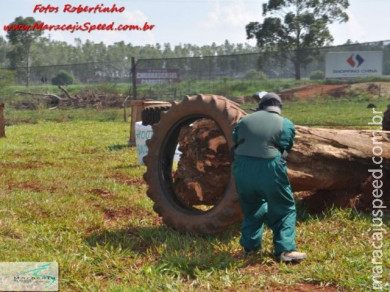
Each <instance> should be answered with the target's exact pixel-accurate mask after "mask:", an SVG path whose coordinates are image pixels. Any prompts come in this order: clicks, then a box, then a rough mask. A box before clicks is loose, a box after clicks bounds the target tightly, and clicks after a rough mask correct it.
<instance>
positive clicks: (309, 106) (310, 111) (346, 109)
mask: <svg viewBox="0 0 390 292" xmlns="http://www.w3.org/2000/svg"><path fill="white" fill-rule="evenodd" d="M370 103H372V104H374V105H375V106H376V108H375V110H376V111H381V112H382V113H383V112H384V111H385V110H386V108H387V105H388V104H390V97H372V96H357V97H344V98H331V97H325V98H316V99H309V100H295V101H285V102H284V103H283V110H282V114H283V115H284V116H286V117H288V118H289V119H290V120H292V121H293V122H294V123H295V124H297V125H306V126H322V127H332V128H367V127H369V125H368V123H369V122H371V121H372V118H373V110H372V108H367V105H368V104H370ZM256 107H257V105H256V104H245V105H244V106H243V108H244V109H245V110H246V111H247V112H250V108H256Z"/></svg>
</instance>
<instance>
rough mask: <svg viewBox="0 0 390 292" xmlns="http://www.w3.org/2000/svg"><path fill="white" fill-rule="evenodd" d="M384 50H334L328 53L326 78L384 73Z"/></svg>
mask: <svg viewBox="0 0 390 292" xmlns="http://www.w3.org/2000/svg"><path fill="white" fill-rule="evenodd" d="M382 63H383V52H382V51H356V52H337V53H336V52H334V53H327V54H326V64H325V67H326V68H325V77H326V78H354V77H366V76H380V75H382Z"/></svg>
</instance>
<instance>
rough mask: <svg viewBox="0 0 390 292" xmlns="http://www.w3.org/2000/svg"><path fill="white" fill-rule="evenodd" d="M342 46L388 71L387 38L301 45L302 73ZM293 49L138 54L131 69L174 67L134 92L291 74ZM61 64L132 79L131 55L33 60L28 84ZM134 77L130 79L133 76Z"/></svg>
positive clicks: (22, 80)
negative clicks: (377, 54)
mask: <svg viewBox="0 0 390 292" xmlns="http://www.w3.org/2000/svg"><path fill="white" fill-rule="evenodd" d="M343 51H383V64H382V65H383V66H382V67H383V74H384V75H390V41H379V42H370V43H362V44H349V45H343V46H335V47H326V48H321V49H318V50H315V51H314V50H306V51H305V50H303V51H300V54H301V55H303V56H305V62H304V63H303V64H302V65H301V78H309V77H310V76H311V74H313V72H315V71H321V72H325V55H326V53H328V52H343ZM294 53H295V52H292V51H276V52H267V53H255V54H242V55H221V56H203V57H186V58H165V59H139V60H137V62H136V66H135V68H136V71H135V72H136V73H137V72H145V70H149V72H150V73H151V74H152V73H153V72H157V73H158V72H159V73H160V74H163V72H168V71H169V72H171V73H172V72H174V73H175V72H176V73H177V77H176V78H171V79H169V80H167V79H165V80H164V81H162V80H161V79H160V80H158V78H155V80H154V81H153V80H149V82H146V83H145V84H138V85H137V91H136V92H137V95H138V98H152V99H158V98H159V97H161V96H162V95H166V94H167V93H168V92H169V94H170V95H172V96H176V95H181V94H182V92H181V91H186V92H188V93H186V94H189V93H191V91H196V85H195V83H196V82H203V83H207V84H208V85H209V87H210V90H211V91H212V90H213V89H214V88H213V86H217V85H216V82H217V83H219V84H224V83H225V84H226V83H227V82H228V81H231V80H243V81H244V80H246V81H248V80H252V81H256V80H261V79H294V78H295V67H294V63H293V62H292V61H291V58H289V56H290V57H291V56H292V55H293V54H294ZM61 70H63V71H67V72H69V73H71V74H72V75H73V76H74V77H75V80H76V82H78V83H82V84H92V83H131V82H132V72H133V71H132V65H131V62H130V61H126V62H109V63H108V62H105V63H99V62H96V63H84V64H68V65H55V66H38V67H34V66H32V67H30V70H29V76H30V78H29V79H30V84H42V83H50V82H51V79H52V78H53V77H54V76H55V75H56V74H58V72H60V71H61ZM152 70H155V71H152ZM176 73H175V74H176ZM27 74H28V73H27V68H26V67H20V68H17V69H16V81H17V83H18V84H26V80H27ZM157 75H158V74H157ZM133 81H134V82H135V79H134V80H133ZM183 84H184V85H183ZM183 86H184V87H183Z"/></svg>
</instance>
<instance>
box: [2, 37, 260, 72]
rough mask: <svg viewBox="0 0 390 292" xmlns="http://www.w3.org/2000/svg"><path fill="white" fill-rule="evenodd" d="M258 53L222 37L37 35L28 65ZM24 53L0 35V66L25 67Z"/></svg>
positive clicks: (255, 49)
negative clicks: (153, 40) (161, 39)
mask: <svg viewBox="0 0 390 292" xmlns="http://www.w3.org/2000/svg"><path fill="white" fill-rule="evenodd" d="M255 52H258V48H257V47H254V46H250V45H249V44H234V43H230V42H229V41H228V40H226V41H225V42H224V43H223V44H221V45H217V44H216V43H212V44H211V45H203V46H197V45H193V44H179V45H171V44H170V43H164V44H159V43H157V44H154V45H150V44H147V45H144V46H136V45H133V44H131V43H125V42H124V41H120V42H116V43H114V44H111V45H107V44H105V43H103V42H100V43H95V42H93V41H91V40H86V41H84V42H83V41H82V40H81V39H78V38H76V39H75V42H74V44H69V43H67V42H63V41H57V40H51V39H50V38H48V37H40V38H38V39H37V40H35V41H34V42H33V43H32V44H31V48H30V52H29V55H30V56H29V58H30V61H29V66H31V67H36V66H53V65H63V64H84V63H93V62H102V63H109V62H130V60H131V57H134V58H136V59H159V58H184V57H202V56H221V55H231V54H246V53H255ZM26 58H27V55H26V54H21V53H18V48H15V46H14V45H13V44H11V43H10V41H7V40H6V39H4V38H3V37H0V68H4V69H15V68H18V67H26V66H27V65H26V64H27V60H26Z"/></svg>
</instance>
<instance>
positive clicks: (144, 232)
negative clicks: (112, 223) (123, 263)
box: [85, 226, 242, 277]
mask: <svg viewBox="0 0 390 292" xmlns="http://www.w3.org/2000/svg"><path fill="white" fill-rule="evenodd" d="M238 233H239V226H233V227H232V228H230V230H228V231H225V232H222V233H220V234H218V235H213V236H212V235H207V236H198V235H194V234H189V233H185V234H182V233H179V232H176V231H174V230H172V229H170V228H168V227H166V226H156V227H129V228H127V229H120V230H114V231H108V230H105V231H103V232H99V233H93V234H91V235H90V236H88V237H87V238H86V239H85V240H86V242H87V243H88V244H89V245H90V246H97V245H99V246H102V247H104V248H107V250H111V249H112V248H121V249H122V250H131V251H132V252H134V253H135V254H139V255H140V256H141V257H143V256H146V255H147V257H150V255H153V254H154V255H155V257H156V258H157V259H158V260H157V262H153V266H154V268H156V269H157V270H159V269H160V268H161V267H164V271H168V273H169V272H172V273H180V274H185V275H187V276H189V277H195V276H196V273H198V272H199V271H202V270H215V269H219V270H224V269H227V268H229V267H231V266H232V265H233V266H234V265H238V263H239V262H240V261H241V260H242V255H241V254H240V255H237V252H234V251H232V250H225V249H226V247H227V246H229V243H230V242H231V241H232V239H233V238H234V236H236V235H237V234H238ZM221 246H224V247H225V248H224V249H222V248H220V247H221ZM151 264H152V263H148V262H145V263H144V265H151Z"/></svg>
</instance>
